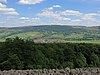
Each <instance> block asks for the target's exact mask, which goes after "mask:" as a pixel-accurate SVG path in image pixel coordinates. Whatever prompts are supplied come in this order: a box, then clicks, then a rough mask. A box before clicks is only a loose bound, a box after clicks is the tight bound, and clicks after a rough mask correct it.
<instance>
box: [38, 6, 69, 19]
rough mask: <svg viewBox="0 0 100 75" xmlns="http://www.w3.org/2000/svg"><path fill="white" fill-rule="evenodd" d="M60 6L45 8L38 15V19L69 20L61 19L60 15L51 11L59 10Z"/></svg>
mask: <svg viewBox="0 0 100 75" xmlns="http://www.w3.org/2000/svg"><path fill="white" fill-rule="evenodd" d="M59 7H61V6H60V5H53V6H52V7H49V8H46V9H44V10H42V13H38V14H37V16H38V17H45V18H52V19H55V20H61V21H62V20H70V18H67V17H63V16H61V14H59V13H57V12H56V11H53V9H54V8H59Z"/></svg>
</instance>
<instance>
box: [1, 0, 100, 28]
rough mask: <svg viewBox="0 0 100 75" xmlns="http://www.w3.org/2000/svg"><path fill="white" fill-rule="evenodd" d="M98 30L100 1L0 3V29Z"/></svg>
mask: <svg viewBox="0 0 100 75" xmlns="http://www.w3.org/2000/svg"><path fill="white" fill-rule="evenodd" d="M37 25H70V26H100V0H0V27H18V26H37Z"/></svg>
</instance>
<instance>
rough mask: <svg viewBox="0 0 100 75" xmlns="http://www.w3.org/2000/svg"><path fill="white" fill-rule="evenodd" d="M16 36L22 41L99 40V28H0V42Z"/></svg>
mask: <svg viewBox="0 0 100 75" xmlns="http://www.w3.org/2000/svg"><path fill="white" fill-rule="evenodd" d="M16 36H18V37H21V38H23V39H64V40H99V39H100V26H94V27H85V26H60V25H43V26H24V27H12V28H4V27H3V28H2V27H1V28H0V40H4V39H6V38H14V37H16Z"/></svg>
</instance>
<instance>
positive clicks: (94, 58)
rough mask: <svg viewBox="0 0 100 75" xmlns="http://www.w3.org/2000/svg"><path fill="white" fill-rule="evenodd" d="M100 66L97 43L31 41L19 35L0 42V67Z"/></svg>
mask: <svg viewBox="0 0 100 75" xmlns="http://www.w3.org/2000/svg"><path fill="white" fill-rule="evenodd" d="M66 67H69V68H81V67H100V45H99V44H86V43H34V42H32V41H30V40H24V39H21V38H18V37H16V38H13V39H10V38H8V39H6V41H5V42H1V43H0V69H1V70H10V69H16V70H17V69H24V70H25V69H43V68H46V69H53V68H55V69H56V68H58V69H61V68H66Z"/></svg>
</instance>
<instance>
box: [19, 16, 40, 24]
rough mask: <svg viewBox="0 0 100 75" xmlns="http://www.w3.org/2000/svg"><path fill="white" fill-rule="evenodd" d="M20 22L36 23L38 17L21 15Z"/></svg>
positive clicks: (38, 19)
mask: <svg viewBox="0 0 100 75" xmlns="http://www.w3.org/2000/svg"><path fill="white" fill-rule="evenodd" d="M19 20H20V22H21V23H38V22H39V21H40V18H28V17H21V18H19Z"/></svg>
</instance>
